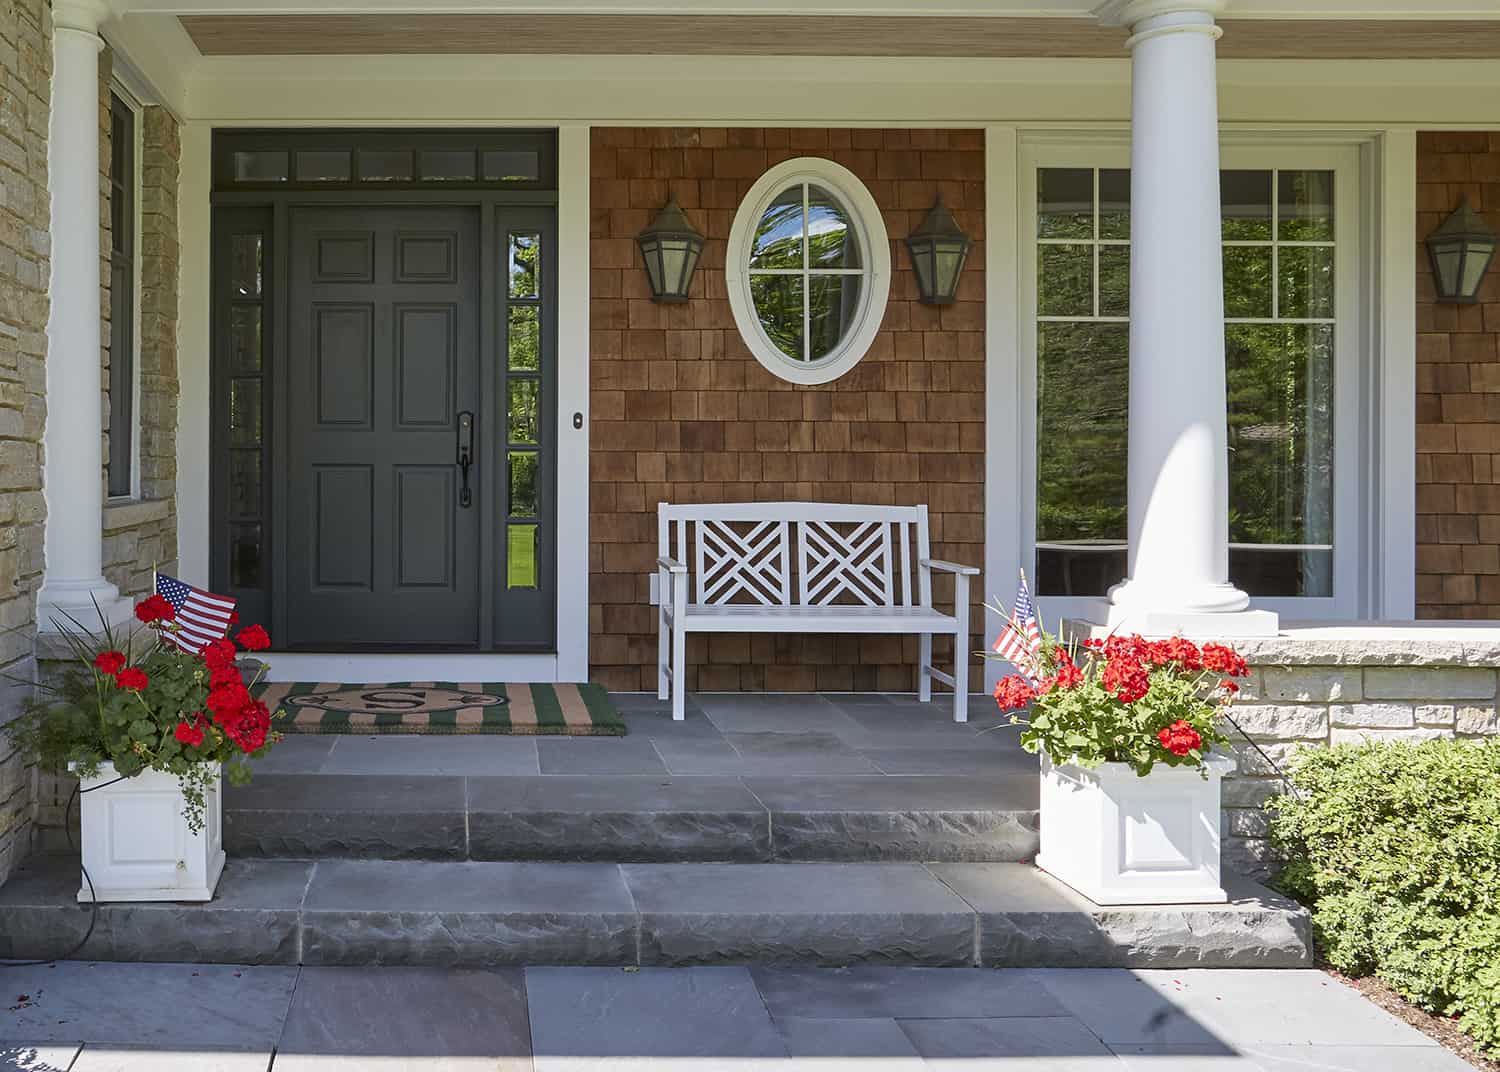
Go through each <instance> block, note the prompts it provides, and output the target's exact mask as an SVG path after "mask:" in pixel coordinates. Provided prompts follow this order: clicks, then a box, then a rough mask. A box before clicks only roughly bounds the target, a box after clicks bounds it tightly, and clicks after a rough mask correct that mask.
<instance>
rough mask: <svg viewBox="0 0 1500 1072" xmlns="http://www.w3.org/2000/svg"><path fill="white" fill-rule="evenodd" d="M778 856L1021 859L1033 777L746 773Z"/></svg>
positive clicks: (1032, 840) (1030, 846)
mask: <svg viewBox="0 0 1500 1072" xmlns="http://www.w3.org/2000/svg"><path fill="white" fill-rule="evenodd" d="M745 784H746V786H747V787H748V788H749V789H750V790H751V792H753V793H754V794H755V795H756V796H757V797H758V798H759V799H760V800H761V802H762V803H764V804H765V805H766V807H767V808H769V809H770V811H771V829H772V842H773V844H774V846H775V851H776V856H777V858H778V859H783V860H1012V861H1014V860H1027V859H1030V858H1031V857H1033V856H1035V855H1036V851H1037V847H1038V842H1039V835H1038V830H1037V814H1036V809H1037V803H1036V793H1037V788H1036V779H1035V778H932V777H922V776H914V777H910V778H890V777H885V776H881V775H875V776H833V775H831V776H828V777H825V778H818V779H810V778H785V777H782V778H747V779H746V780H745Z"/></svg>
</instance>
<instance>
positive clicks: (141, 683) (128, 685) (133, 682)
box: [115, 666, 151, 692]
mask: <svg viewBox="0 0 1500 1072" xmlns="http://www.w3.org/2000/svg"><path fill="white" fill-rule="evenodd" d="M149 684H151V679H150V678H149V677H147V676H146V671H144V670H142V669H141V668H140V667H138V666H127V667H126V668H125V669H123V670H121V671H120V672H119V673H118V674H116V675H115V686H116V687H117V688H122V689H129V690H130V691H131V692H140V691H141V690H142V689H144V688H145V687H146V686H147V685H149Z"/></svg>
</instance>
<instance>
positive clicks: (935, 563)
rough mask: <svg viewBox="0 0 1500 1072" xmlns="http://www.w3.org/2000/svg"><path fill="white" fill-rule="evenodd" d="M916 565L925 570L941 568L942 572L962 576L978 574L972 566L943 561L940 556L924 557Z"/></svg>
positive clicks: (975, 575)
mask: <svg viewBox="0 0 1500 1072" xmlns="http://www.w3.org/2000/svg"><path fill="white" fill-rule="evenodd" d="M917 565H919V566H921V567H922V568H923V569H926V570H941V571H942V572H944V573H957V574H961V575H962V576H964V577H978V576H979V570H977V569H975V568H974V567H973V566H960V565H959V564H958V563H957V562H944V561H943V560H942V559H941V558H924V559H922V560H921V561H920V562H918V563H917Z"/></svg>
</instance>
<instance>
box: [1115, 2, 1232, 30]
mask: <svg viewBox="0 0 1500 1072" xmlns="http://www.w3.org/2000/svg"><path fill="white" fill-rule="evenodd" d="M1228 6H1229V0H1105V2H1104V3H1102V4H1100V5H1099V6H1098V7H1096V8H1094V16H1095V17H1096V18H1097V19H1098V20H1099V21H1100V22H1102V23H1104V25H1106V26H1124V27H1126V28H1127V29H1132V30H1133V29H1135V28H1136V27H1138V26H1140V25H1141V23H1143V22H1146V21H1148V20H1150V19H1155V18H1159V17H1161V16H1163V15H1207V16H1208V19H1209V21H1212V20H1213V19H1215V18H1217V17H1218V16H1219V15H1221V14H1222V13H1223V12H1224V9H1225V8H1227V7H1228Z"/></svg>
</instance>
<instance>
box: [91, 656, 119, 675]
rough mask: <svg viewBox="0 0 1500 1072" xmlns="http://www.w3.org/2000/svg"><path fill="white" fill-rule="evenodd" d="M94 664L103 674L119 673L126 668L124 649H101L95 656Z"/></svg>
mask: <svg viewBox="0 0 1500 1072" xmlns="http://www.w3.org/2000/svg"><path fill="white" fill-rule="evenodd" d="M94 666H95V667H96V668H97V669H98V670H99V672H100V673H102V674H118V673H119V672H120V671H121V670H123V669H125V653H124V652H122V651H101V652H100V653H99V654H98V655H95V656H94Z"/></svg>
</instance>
